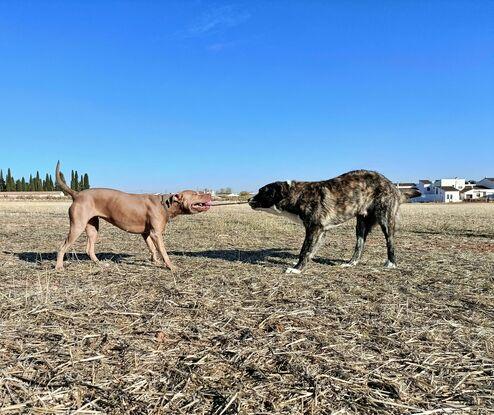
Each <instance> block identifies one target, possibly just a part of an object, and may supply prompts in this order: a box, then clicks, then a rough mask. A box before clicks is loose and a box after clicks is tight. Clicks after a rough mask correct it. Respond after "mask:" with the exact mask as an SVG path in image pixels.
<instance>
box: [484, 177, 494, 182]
mask: <svg viewBox="0 0 494 415" xmlns="http://www.w3.org/2000/svg"><path fill="white" fill-rule="evenodd" d="M484 180H489V181H491V182H494V177H485V178H484Z"/></svg>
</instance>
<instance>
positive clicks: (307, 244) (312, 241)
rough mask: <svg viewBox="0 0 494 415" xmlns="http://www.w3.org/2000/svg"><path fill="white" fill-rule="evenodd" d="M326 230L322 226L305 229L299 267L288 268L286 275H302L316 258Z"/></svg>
mask: <svg viewBox="0 0 494 415" xmlns="http://www.w3.org/2000/svg"><path fill="white" fill-rule="evenodd" d="M324 233H325V232H324V229H323V227H322V226H317V225H312V226H306V228H305V240H304V244H303V245H302V250H301V251H300V255H299V259H298V263H297V265H295V267H294V268H287V269H286V271H285V272H286V274H292V273H293V274H300V273H301V272H302V271H303V270H304V268H305V266H306V265H307V264H308V262H309V261H310V260H311V259H312V258H313V257H314V255H315V254H316V251H317V250H318V249H319V246H321V243H322V242H323V240H324Z"/></svg>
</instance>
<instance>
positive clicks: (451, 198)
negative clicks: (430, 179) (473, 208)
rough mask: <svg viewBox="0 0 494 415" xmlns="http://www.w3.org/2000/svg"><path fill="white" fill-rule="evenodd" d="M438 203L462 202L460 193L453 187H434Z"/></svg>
mask: <svg viewBox="0 0 494 415" xmlns="http://www.w3.org/2000/svg"><path fill="white" fill-rule="evenodd" d="M434 190H435V194H436V197H437V200H436V201H437V202H444V203H452V202H461V199H460V191H459V190H458V189H457V188H456V187H453V186H441V187H434Z"/></svg>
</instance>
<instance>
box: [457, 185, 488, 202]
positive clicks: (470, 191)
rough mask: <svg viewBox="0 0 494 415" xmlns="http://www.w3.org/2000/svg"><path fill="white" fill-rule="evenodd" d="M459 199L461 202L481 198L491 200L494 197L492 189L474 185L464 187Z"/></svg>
mask: <svg viewBox="0 0 494 415" xmlns="http://www.w3.org/2000/svg"><path fill="white" fill-rule="evenodd" d="M460 197H461V199H462V200H475V199H482V198H492V197H494V188H492V189H490V188H488V187H486V186H482V185H479V184H478V185H475V186H468V187H465V188H464V189H463V190H462V191H461V192H460Z"/></svg>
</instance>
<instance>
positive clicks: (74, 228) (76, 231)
mask: <svg viewBox="0 0 494 415" xmlns="http://www.w3.org/2000/svg"><path fill="white" fill-rule="evenodd" d="M85 226H86V224H85V223H84V222H77V223H75V222H72V221H71V222H70V229H69V234H68V235H67V238H65V241H64V243H63V244H62V246H61V247H60V250H59V251H58V255H57V265H55V269H56V270H61V269H63V257H64V256H65V252H67V250H68V249H69V248H70V246H71V245H72V244H73V243H74V242H75V240H76V239H77V238H78V237H79V236H80V234H81V233H82V232H83V231H84V228H85Z"/></svg>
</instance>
